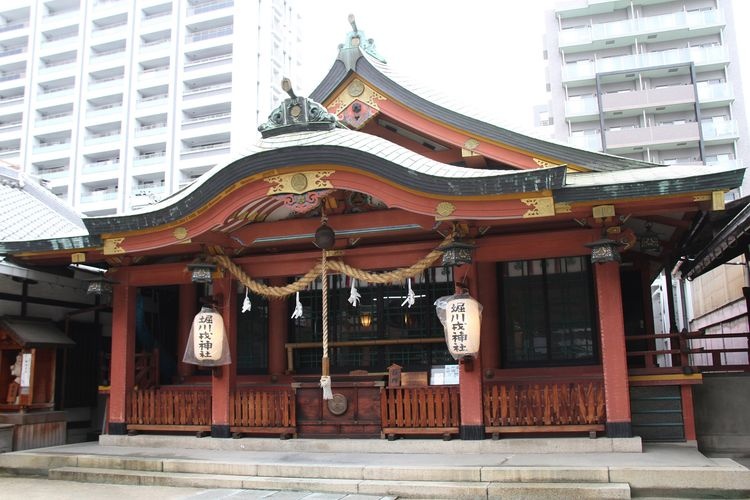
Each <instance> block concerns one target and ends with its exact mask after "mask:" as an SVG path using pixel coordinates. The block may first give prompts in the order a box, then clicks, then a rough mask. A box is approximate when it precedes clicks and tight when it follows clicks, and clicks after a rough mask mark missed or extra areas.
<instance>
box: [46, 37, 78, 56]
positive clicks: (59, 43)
mask: <svg viewBox="0 0 750 500" xmlns="http://www.w3.org/2000/svg"><path fill="white" fill-rule="evenodd" d="M79 42H80V39H79V38H78V33H74V34H72V35H71V36H66V37H65V38H55V39H52V40H42V42H41V44H40V45H39V55H40V56H42V57H44V56H49V55H52V54H59V53H62V52H70V51H71V50H75V49H77V48H78V44H79Z"/></svg>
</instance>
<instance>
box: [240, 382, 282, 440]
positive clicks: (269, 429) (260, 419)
mask: <svg viewBox="0 0 750 500" xmlns="http://www.w3.org/2000/svg"><path fill="white" fill-rule="evenodd" d="M295 407H296V405H295V397H294V392H293V391H291V390H276V391H271V390H269V391H262V390H254V389H240V390H238V391H236V392H234V393H232V395H231V400H230V407H229V428H230V430H231V432H233V433H235V434H241V433H248V434H251V433H278V434H281V436H282V437H288V436H289V435H294V434H296V431H297V415H296V408H295Z"/></svg>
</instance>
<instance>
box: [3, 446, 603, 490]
mask: <svg viewBox="0 0 750 500" xmlns="http://www.w3.org/2000/svg"><path fill="white" fill-rule="evenodd" d="M58 467H82V468H94V469H113V470H130V471H149V472H177V473H193V474H218V475H238V476H267V477H275V476H276V477H299V478H318V479H354V480H398V481H448V482H455V481H467V482H468V481H475V482H476V481H480V482H493V481H494V482H525V483H534V482H538V483H557V482H575V483H580V482H584V483H607V482H609V470H608V468H607V467H512V466H505V467H494V466H491V467H487V466H454V467H446V466H430V465H424V466H405V465H399V466H396V465H345V464H338V463H337V464H330V463H329V464H323V463H320V464H303V463H296V464H295V463H290V462H283V463H281V462H228V461H227V462H222V461H216V460H211V461H207V460H194V459H174V458H149V457H130V456H111V455H54V454H50V453H34V452H22V453H14V454H13V455H0V469H6V470H8V469H14V470H16V471H20V472H21V473H23V472H24V471H25V472H29V473H36V474H46V473H47V471H48V470H50V469H54V468H58Z"/></svg>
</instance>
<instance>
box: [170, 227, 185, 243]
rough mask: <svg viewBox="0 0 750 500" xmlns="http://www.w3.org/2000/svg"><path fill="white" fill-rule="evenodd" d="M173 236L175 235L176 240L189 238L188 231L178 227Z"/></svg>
mask: <svg viewBox="0 0 750 500" xmlns="http://www.w3.org/2000/svg"><path fill="white" fill-rule="evenodd" d="M172 234H173V235H174V237H175V239H178V240H184V239H185V238H187V235H188V231H187V229H186V228H184V227H182V226H180V227H176V228H175V229H174V231H172Z"/></svg>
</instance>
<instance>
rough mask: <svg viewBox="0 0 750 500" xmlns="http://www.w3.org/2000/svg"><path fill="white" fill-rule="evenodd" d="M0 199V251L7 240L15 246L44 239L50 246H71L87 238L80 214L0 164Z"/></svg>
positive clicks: (29, 180) (20, 174)
mask: <svg viewBox="0 0 750 500" xmlns="http://www.w3.org/2000/svg"><path fill="white" fill-rule="evenodd" d="M0 200H2V201H1V202H0V220H2V221H3V222H2V224H0V253H2V252H3V251H4V250H5V249H6V244H9V243H12V244H11V245H10V246H11V247H13V248H14V249H19V248H21V247H23V246H24V244H25V243H27V242H29V243H30V242H34V241H38V240H47V241H49V242H50V247H51V248H52V247H58V248H75V247H77V246H81V245H84V244H85V243H86V242H87V241H88V238H87V235H88V231H87V230H86V226H85V225H84V224H83V220H82V218H81V215H80V214H78V213H77V212H76V211H75V210H73V209H72V208H71V207H70V206H68V205H67V204H66V203H65V202H63V201H61V200H60V199H58V198H57V197H56V196H55V195H54V194H52V193H51V192H50V191H49V190H48V189H46V188H44V187H42V186H40V185H39V184H38V183H36V182H35V181H34V180H32V179H29V178H27V177H25V176H24V175H23V173H22V172H19V171H18V170H15V169H12V168H9V167H5V166H0ZM32 246H36V245H32Z"/></svg>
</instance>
